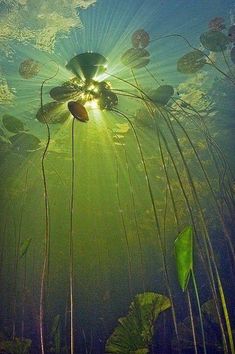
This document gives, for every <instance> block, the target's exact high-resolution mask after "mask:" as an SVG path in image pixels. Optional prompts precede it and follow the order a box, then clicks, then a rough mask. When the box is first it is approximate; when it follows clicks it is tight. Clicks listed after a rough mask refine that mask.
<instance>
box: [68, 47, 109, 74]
mask: <svg viewBox="0 0 235 354" xmlns="http://www.w3.org/2000/svg"><path fill="white" fill-rule="evenodd" d="M66 68H67V69H68V70H70V71H72V72H73V73H74V74H75V75H76V76H77V77H78V78H82V79H85V80H88V81H89V80H92V79H95V78H96V77H97V76H98V75H100V74H103V73H104V72H105V71H106V68H107V60H106V58H105V57H104V56H103V55H101V54H99V53H89V52H87V53H82V54H78V55H76V56H75V57H73V58H72V59H71V60H70V61H69V62H68V64H67V65H66Z"/></svg>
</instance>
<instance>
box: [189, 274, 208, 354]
mask: <svg viewBox="0 0 235 354" xmlns="http://www.w3.org/2000/svg"><path fill="white" fill-rule="evenodd" d="M191 274H192V280H193V286H194V292H195V295H196V301H197V308H198V313H199V320H200V327H201V333H202V345H203V351H204V354H206V353H207V350H206V339H205V331H204V326H203V319H202V310H201V305H200V299H199V294H198V288H197V282H196V278H195V274H194V271H193V270H192V272H191Z"/></svg>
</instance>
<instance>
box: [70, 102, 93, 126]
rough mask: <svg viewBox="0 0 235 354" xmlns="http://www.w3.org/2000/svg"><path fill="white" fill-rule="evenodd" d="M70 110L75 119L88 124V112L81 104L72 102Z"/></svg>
mask: <svg viewBox="0 0 235 354" xmlns="http://www.w3.org/2000/svg"><path fill="white" fill-rule="evenodd" d="M68 109H69V111H70V113H71V114H72V115H73V117H74V118H76V119H78V120H80V121H81V122H87V121H88V120H89V117H88V113H87V110H86V108H85V107H84V106H83V105H82V104H81V103H80V102H78V101H77V102H75V101H70V102H69V103H68Z"/></svg>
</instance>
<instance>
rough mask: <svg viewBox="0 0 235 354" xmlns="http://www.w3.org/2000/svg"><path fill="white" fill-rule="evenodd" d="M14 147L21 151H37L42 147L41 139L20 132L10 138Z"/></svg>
mask: <svg viewBox="0 0 235 354" xmlns="http://www.w3.org/2000/svg"><path fill="white" fill-rule="evenodd" d="M9 140H10V142H11V143H12V145H13V148H14V149H15V150H17V151H19V152H28V151H35V150H37V149H38V148H39V147H40V140H39V139H38V138H37V137H36V136H34V135H32V134H28V133H24V132H23V133H18V134H15V135H13V136H11V137H10V138H9Z"/></svg>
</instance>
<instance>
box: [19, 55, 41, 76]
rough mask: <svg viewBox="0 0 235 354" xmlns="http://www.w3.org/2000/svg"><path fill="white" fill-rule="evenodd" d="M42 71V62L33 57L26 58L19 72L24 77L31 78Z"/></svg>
mask: <svg viewBox="0 0 235 354" xmlns="http://www.w3.org/2000/svg"><path fill="white" fill-rule="evenodd" d="M39 71H40V64H39V63H38V62H37V61H36V60H33V59H26V60H24V61H23V62H22V63H21V64H20V66H19V74H20V76H22V77H23V78H24V79H31V78H33V77H34V76H36V75H37V74H38V73H39Z"/></svg>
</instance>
